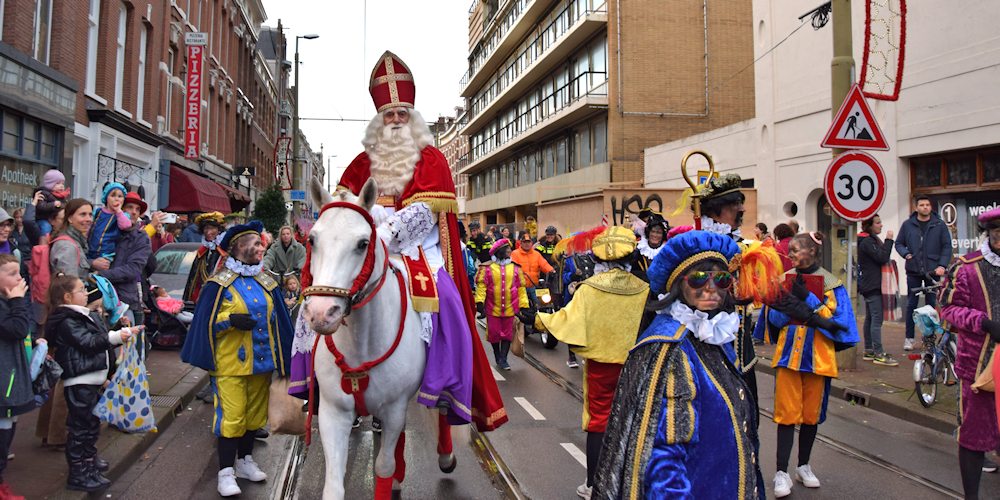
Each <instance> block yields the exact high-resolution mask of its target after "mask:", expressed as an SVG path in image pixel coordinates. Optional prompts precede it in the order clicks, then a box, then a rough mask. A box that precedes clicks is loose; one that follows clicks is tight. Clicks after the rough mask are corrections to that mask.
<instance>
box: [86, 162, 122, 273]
mask: <svg viewBox="0 0 1000 500" xmlns="http://www.w3.org/2000/svg"><path fill="white" fill-rule="evenodd" d="M101 203H103V204H104V207H102V208H100V209H98V210H95V211H94V225H93V226H91V227H90V234H89V235H88V236H87V258H88V259H96V258H98V257H104V258H105V259H108V260H109V261H113V260H114V258H115V249H116V248H117V247H118V238H119V237H120V236H121V232H122V231H124V230H126V229H129V228H131V227H132V220H131V219H129V218H128V215H126V214H125V212H123V211H122V205H123V204H124V203H125V186H123V185H121V184H120V183H118V182H109V183H107V184H106V185H105V186H104V191H103V193H102V194H101Z"/></svg>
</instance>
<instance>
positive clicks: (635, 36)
mask: <svg viewBox="0 0 1000 500" xmlns="http://www.w3.org/2000/svg"><path fill="white" fill-rule="evenodd" d="M750 19H751V12H750V5H749V3H746V4H744V3H739V2H736V3H726V4H725V5H719V6H716V5H714V4H712V3H710V2H708V1H707V0H702V1H695V0H680V1H673V2H657V1H648V0H631V1H628V2H622V1H621V0H613V1H605V0H506V1H502V0H486V1H483V0H480V1H476V2H475V3H474V4H473V5H472V8H471V11H470V15H469V67H468V71H467V72H466V74H465V75H464V77H463V78H462V81H461V88H462V97H464V98H465V99H466V109H467V113H466V120H467V122H468V123H467V124H466V125H465V126H464V127H463V129H462V130H461V134H463V135H465V136H468V141H469V156H468V160H467V162H466V163H465V164H464V166H463V167H462V168H461V169H460V170H459V174H463V175H468V176H469V189H468V197H467V201H466V204H465V209H466V212H467V213H468V214H469V216H470V217H471V218H473V219H476V220H479V221H480V222H482V223H484V224H506V223H514V224H518V223H521V222H523V221H524V219H525V218H526V217H528V216H534V217H535V218H536V219H537V220H538V222H539V225H542V226H547V225H555V226H556V227H557V228H558V229H559V231H560V232H562V233H564V234H566V233H569V232H572V231H576V230H581V229H585V228H589V227H592V226H594V225H596V224H598V223H600V221H601V217H602V215H605V214H607V213H608V212H609V208H608V207H609V206H610V204H611V202H612V200H611V198H612V197H617V196H621V195H622V190H623V189H625V190H631V189H634V190H639V191H641V190H642V187H643V179H644V161H643V150H644V149H645V148H647V147H650V146H653V145H655V144H661V143H663V142H664V141H665V140H671V139H669V138H681V137H686V136H688V135H691V134H694V133H698V132H702V131H706V130H711V129H715V128H718V127H722V126H725V125H728V124H731V123H735V122H739V121H741V120H746V119H748V118H750V117H751V116H753V103H754V99H753V68H752V64H750V63H751V62H752V60H753V47H752V46H751V44H752V41H753V33H752V30H751V22H750ZM612 193H613V194H612Z"/></svg>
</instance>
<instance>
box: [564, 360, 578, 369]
mask: <svg viewBox="0 0 1000 500" xmlns="http://www.w3.org/2000/svg"><path fill="white" fill-rule="evenodd" d="M566 366H568V367H570V368H579V367H580V363H578V362H577V361H576V360H575V359H570V360H567V361H566Z"/></svg>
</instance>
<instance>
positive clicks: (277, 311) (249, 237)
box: [181, 220, 293, 496]
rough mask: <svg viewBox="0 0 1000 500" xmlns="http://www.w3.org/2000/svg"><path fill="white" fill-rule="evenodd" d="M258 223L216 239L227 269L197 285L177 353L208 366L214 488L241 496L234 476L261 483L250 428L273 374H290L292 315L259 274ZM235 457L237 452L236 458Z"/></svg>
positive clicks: (262, 412)
mask: <svg viewBox="0 0 1000 500" xmlns="http://www.w3.org/2000/svg"><path fill="white" fill-rule="evenodd" d="M263 229H264V227H263V224H261V222H260V221H256V220H255V221H250V222H249V223H248V224H245V225H239V226H234V227H232V228H231V229H230V230H229V231H228V232H226V236H225V237H224V238H223V239H222V242H221V243H219V248H220V249H221V250H222V251H223V252H228V254H229V256H228V257H227V258H226V261H225V264H224V265H225V268H224V269H223V270H221V271H219V272H218V273H216V274H215V275H213V276H212V277H211V278H209V280H208V282H206V283H205V285H204V286H203V287H202V289H201V293H200V296H199V297H198V304H197V306H196V308H195V313H194V320H193V321H192V322H191V329H190V331H189V332H188V335H187V338H186V339H185V342H184V348H183V349H182V350H181V359H182V360H184V361H185V362H187V363H190V364H192V365H194V366H197V367H199V368H201V369H203V370H207V371H208V372H209V375H210V376H211V381H210V383H211V387H212V392H213V399H214V404H215V415H214V416H213V418H212V431H213V432H214V433H215V435H216V436H218V437H219V477H218V480H219V483H218V488H219V494H220V495H222V496H231V495H238V494H240V488H239V486H238V485H237V484H236V478H237V477H240V478H244V479H249V480H251V481H263V480H265V479H266V478H267V475H266V474H265V473H264V472H263V471H261V470H260V468H259V467H258V466H257V464H256V463H255V462H254V460H253V457H252V456H251V454H252V452H253V443H254V431H256V430H258V429H260V428H262V427H264V425H265V424H266V423H267V404H268V391H269V388H270V385H271V374H272V373H273V372H275V371H277V372H278V373H279V374H280V375H282V376H285V375H287V374H288V362H289V358H290V357H291V348H292V336H293V330H292V321H291V319H290V318H289V316H288V310H287V309H286V308H285V307H284V303H283V302H282V296H281V289H280V287H279V286H278V283H277V282H276V281H275V280H274V279H272V278H271V277H270V276H269V275H268V274H267V273H262V272H261V267H262V258H263V255H264V246H263V244H262V243H261V240H260V233H261V231H262V230H263ZM237 457H239V458H237Z"/></svg>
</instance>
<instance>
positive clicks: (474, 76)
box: [460, 0, 608, 114]
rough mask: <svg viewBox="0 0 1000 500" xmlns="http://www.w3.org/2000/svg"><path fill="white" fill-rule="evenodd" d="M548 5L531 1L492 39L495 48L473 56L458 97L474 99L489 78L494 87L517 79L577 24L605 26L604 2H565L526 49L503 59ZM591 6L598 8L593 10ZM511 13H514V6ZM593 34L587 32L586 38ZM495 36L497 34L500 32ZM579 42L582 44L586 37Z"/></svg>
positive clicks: (532, 26)
mask: <svg viewBox="0 0 1000 500" xmlns="http://www.w3.org/2000/svg"><path fill="white" fill-rule="evenodd" d="M552 3H553V2H551V1H542V0H534V1H533V2H531V3H530V4H527V6H526V7H525V8H524V9H525V10H524V12H523V14H522V15H521V16H520V17H519V18H517V21H516V22H515V23H514V24H512V25H511V26H510V27H509V28H508V29H507V31H506V32H504V34H503V36H502V37H500V38H497V39H496V42H495V44H494V43H491V44H490V45H489V46H488V47H489V49H487V48H485V47H487V46H484V49H483V50H482V51H481V52H479V53H478V54H476V55H474V56H473V58H472V61H471V62H470V63H469V70H468V72H466V74H465V76H464V77H463V78H462V81H461V82H460V88H461V89H462V91H461V96H462V97H473V96H475V95H476V93H478V92H479V90H480V89H482V87H483V86H485V85H487V84H489V82H490V79H491V78H492V79H494V80H496V81H494V82H493V83H492V84H491V85H497V82H498V81H500V80H510V79H515V78H517V76H518V75H519V74H521V73H522V72H523V70H525V69H528V68H529V67H530V66H531V64H532V61H537V60H538V58H539V57H540V56H542V55H543V54H544V52H545V51H547V50H548V49H550V48H552V46H553V44H555V43H557V42H558V41H559V39H560V38H562V37H563V36H564V35H566V34H568V32H569V31H572V30H573V29H574V28H576V27H577V24H578V22H579V21H580V20H584V21H587V20H590V21H595V20H602V22H601V23H600V26H599V27H603V26H605V25H607V20H608V18H607V9H606V6H605V5H606V4H605V1H604V0H568V1H566V2H565V5H564V6H562V8H561V10H559V11H558V14H556V15H555V16H554V18H553V19H552V20H551V21H550V22H549V23H548V24H546V25H545V27H544V28H543V29H542V30H541V32H540V33H539V34H538V35H536V36H535V37H534V38H533V39H532V40H531V41H529V42H528V43H527V46H526V47H524V48H523V49H522V50H521V51H520V52H518V53H517V54H516V55H515V56H514V57H507V54H509V53H511V52H513V51H514V50H516V48H517V47H518V43H519V42H520V41H521V39H522V38H524V36H525V35H527V34H528V33H530V32H531V31H532V30H533V29H534V28H535V27H536V25H535V19H537V18H538V17H539V16H540V15H542V14H543V13H544V12H545V11H546V10H547V9H548V8H549V7H550V5H551V4H552ZM594 4H598V5H597V6H596V7H594ZM514 9H517V5H516V4H515V7H514ZM513 11H514V10H512V11H511V12H513ZM594 32H595V31H591V32H590V34H593V33H594ZM496 33H500V28H498V30H497V32H496ZM583 39H584V40H585V39H586V37H583ZM491 40H492V39H491ZM522 45H523V44H522ZM564 57H565V56H564ZM494 77H495V78H494ZM506 83H507V82H506V81H504V82H503V83H502V84H500V85H502V86H506ZM500 90H502V87H501V88H499V89H497V92H499V91H500ZM472 114H476V113H475V112H473V113H472Z"/></svg>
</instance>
